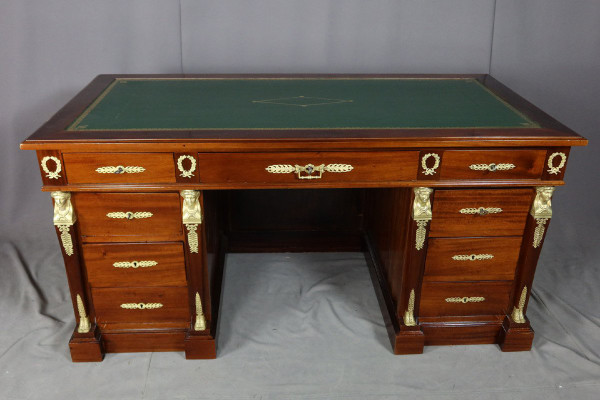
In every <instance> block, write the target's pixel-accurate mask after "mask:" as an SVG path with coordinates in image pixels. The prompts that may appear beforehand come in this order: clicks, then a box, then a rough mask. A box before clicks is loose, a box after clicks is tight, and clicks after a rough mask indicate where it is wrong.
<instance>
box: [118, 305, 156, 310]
mask: <svg viewBox="0 0 600 400" xmlns="http://www.w3.org/2000/svg"><path fill="white" fill-rule="evenodd" d="M162 306H163V305H162V303H123V304H121V308H124V309H126V310H154V309H157V308H162Z"/></svg>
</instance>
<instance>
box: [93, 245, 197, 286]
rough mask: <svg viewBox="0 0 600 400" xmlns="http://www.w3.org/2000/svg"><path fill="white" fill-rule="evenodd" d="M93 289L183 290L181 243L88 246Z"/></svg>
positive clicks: (183, 265)
mask: <svg viewBox="0 0 600 400" xmlns="http://www.w3.org/2000/svg"><path fill="white" fill-rule="evenodd" d="M83 259H84V263H85V267H86V270H87V276H88V282H89V284H90V286H91V287H115V286H183V285H185V284H186V276H185V262H184V256H183V245H182V244H181V243H126V244H105V243H103V244H84V245H83Z"/></svg>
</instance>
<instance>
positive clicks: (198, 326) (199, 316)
mask: <svg viewBox="0 0 600 400" xmlns="http://www.w3.org/2000/svg"><path fill="white" fill-rule="evenodd" d="M205 329H206V319H205V318H204V311H203V310H202V301H201V300H200V293H198V292H196V322H195V323H194V330H195V331H203V330H205Z"/></svg>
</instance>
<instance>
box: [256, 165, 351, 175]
mask: <svg viewBox="0 0 600 400" xmlns="http://www.w3.org/2000/svg"><path fill="white" fill-rule="evenodd" d="M265 169H266V170H267V172H268V173H270V174H289V173H295V174H296V176H297V177H298V179H321V178H322V177H323V173H324V172H335V173H343V172H350V171H352V170H353V169H354V167H353V166H352V165H350V164H327V165H325V164H321V165H314V164H306V165H304V166H302V165H298V164H296V165H291V164H275V165H269V166H268V167H267V168H265ZM313 173H316V175H313Z"/></svg>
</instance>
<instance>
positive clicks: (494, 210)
mask: <svg viewBox="0 0 600 400" xmlns="http://www.w3.org/2000/svg"><path fill="white" fill-rule="evenodd" d="M459 212H460V213H461V214H467V215H474V214H479V215H488V214H500V213H501V212H502V209H501V208H500V207H478V208H461V209H460V211H459Z"/></svg>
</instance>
